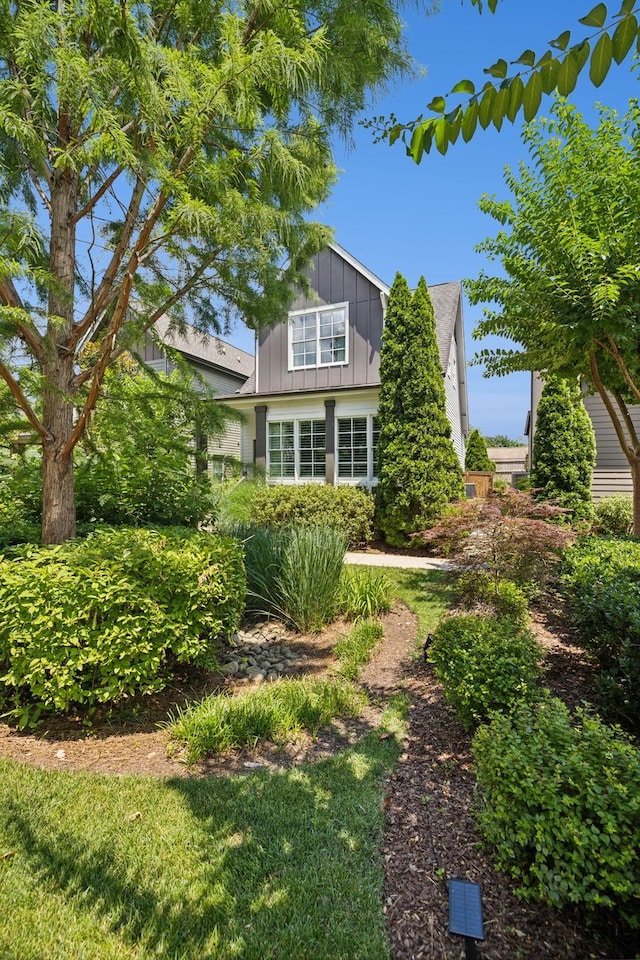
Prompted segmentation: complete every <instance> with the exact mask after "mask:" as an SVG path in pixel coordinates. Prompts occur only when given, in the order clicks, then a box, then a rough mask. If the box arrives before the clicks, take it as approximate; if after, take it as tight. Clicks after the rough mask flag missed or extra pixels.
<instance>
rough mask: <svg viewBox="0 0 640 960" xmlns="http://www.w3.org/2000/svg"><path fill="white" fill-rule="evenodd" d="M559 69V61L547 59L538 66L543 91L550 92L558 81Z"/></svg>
mask: <svg viewBox="0 0 640 960" xmlns="http://www.w3.org/2000/svg"><path fill="white" fill-rule="evenodd" d="M559 71H560V61H559V60H556V59H555V57H554V58H553V60H549V61H548V62H547V63H545V64H543V65H542V66H541V67H540V79H541V80H542V90H543V92H544V93H547V94H548V93H552V92H553V91H554V90H555V89H556V86H557V83H558V73H559Z"/></svg>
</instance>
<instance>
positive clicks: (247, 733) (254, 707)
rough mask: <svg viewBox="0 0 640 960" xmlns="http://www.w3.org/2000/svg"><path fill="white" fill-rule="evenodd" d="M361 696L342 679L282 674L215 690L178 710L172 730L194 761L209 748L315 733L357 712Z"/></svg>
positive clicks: (223, 749) (223, 748) (218, 749)
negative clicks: (229, 691)
mask: <svg viewBox="0 0 640 960" xmlns="http://www.w3.org/2000/svg"><path fill="white" fill-rule="evenodd" d="M365 703H366V697H365V696H364V694H363V693H361V692H360V691H359V690H357V688H356V687H354V686H353V685H352V684H350V683H347V682H346V681H345V680H317V679H295V680H294V679H286V680H279V681H277V682H275V683H271V684H268V685H266V686H263V687H259V688H258V689H256V690H249V691H247V692H246V693H236V694H234V695H233V696H228V695H226V694H215V695H214V696H211V697H207V699H206V700H203V701H202V702H201V703H198V704H195V705H194V706H191V707H189V708H188V709H187V710H185V711H183V712H181V713H179V714H178V715H177V717H176V718H175V719H174V720H173V721H172V722H171V724H170V731H171V736H172V738H173V739H174V740H177V741H178V742H181V743H184V744H185V745H186V748H187V759H188V761H189V762H190V763H195V762H196V761H197V760H201V759H203V758H204V757H206V756H210V755H212V754H218V753H225V752H227V751H229V750H237V749H240V748H241V747H244V746H255V745H256V744H257V743H259V742H260V741H261V740H276V741H279V742H284V741H286V740H289V739H291V738H295V737H296V736H298V735H299V734H300V733H302V732H303V731H308V732H309V733H311V734H312V735H315V734H316V733H317V731H318V730H319V729H320V727H324V726H327V725H328V724H329V723H330V722H331V721H332V720H333V719H334V718H335V717H337V716H352V717H356V716H358V715H359V714H360V713H361V712H362V709H363V708H364V705H365Z"/></svg>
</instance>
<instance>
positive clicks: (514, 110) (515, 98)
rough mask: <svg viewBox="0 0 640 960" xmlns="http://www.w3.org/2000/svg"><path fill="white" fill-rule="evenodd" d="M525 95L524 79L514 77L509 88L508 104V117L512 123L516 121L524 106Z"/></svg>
mask: <svg viewBox="0 0 640 960" xmlns="http://www.w3.org/2000/svg"><path fill="white" fill-rule="evenodd" d="M523 94H524V83H523V81H522V77H514V78H513V81H512V83H511V86H510V88H509V103H508V104H507V116H508V118H509V120H510V121H511V123H513V121H514V120H515V118H516V116H517V114H518V110H519V109H520V107H521V106H522V97H523Z"/></svg>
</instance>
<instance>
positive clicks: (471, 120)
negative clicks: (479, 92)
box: [461, 100, 478, 143]
mask: <svg viewBox="0 0 640 960" xmlns="http://www.w3.org/2000/svg"><path fill="white" fill-rule="evenodd" d="M477 125H478V101H477V100H472V101H471V103H470V104H469V106H468V107H467V109H466V110H465V112H464V116H463V117H462V127H461V129H462V139H463V140H464V142H465V143H469V140H471V138H472V137H473V135H474V133H475V132H476V127H477Z"/></svg>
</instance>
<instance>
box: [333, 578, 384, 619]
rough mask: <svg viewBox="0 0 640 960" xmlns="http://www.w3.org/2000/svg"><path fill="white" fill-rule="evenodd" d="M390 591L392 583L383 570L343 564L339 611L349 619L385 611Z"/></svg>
mask: <svg viewBox="0 0 640 960" xmlns="http://www.w3.org/2000/svg"><path fill="white" fill-rule="evenodd" d="M391 592H392V584H391V581H390V580H389V577H388V576H387V574H386V573H385V572H384V570H375V569H373V568H372V567H347V566H345V567H344V569H343V571H342V580H341V581H340V601H339V603H340V612H341V613H342V615H343V616H344V617H347V619H349V620H356V619H358V618H362V619H371V617H376V616H378V614H380V613H387V612H388V611H389V610H390V609H391Z"/></svg>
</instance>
